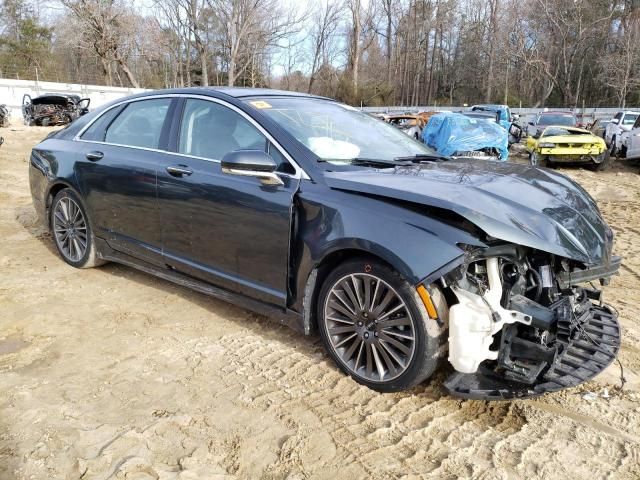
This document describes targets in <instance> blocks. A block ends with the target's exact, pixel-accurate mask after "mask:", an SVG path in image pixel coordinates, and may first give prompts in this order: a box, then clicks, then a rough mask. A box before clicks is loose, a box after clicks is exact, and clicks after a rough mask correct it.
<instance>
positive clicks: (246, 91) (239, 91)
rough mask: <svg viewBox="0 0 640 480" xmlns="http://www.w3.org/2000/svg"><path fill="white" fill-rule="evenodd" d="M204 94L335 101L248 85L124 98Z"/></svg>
mask: <svg viewBox="0 0 640 480" xmlns="http://www.w3.org/2000/svg"><path fill="white" fill-rule="evenodd" d="M176 94H178V95H179V94H183V95H189V94H190V95H205V96H211V97H218V98H220V96H229V97H233V98H237V99H239V100H241V99H244V98H256V97H257V98H264V97H272V98H276V97H280V98H283V97H284V98H286V97H288V98H292V97H299V98H312V99H321V100H328V101H332V102H333V101H335V100H333V99H331V98H327V97H321V96H318V95H310V94H307V93H301V92H292V91H288V90H275V89H271V88H249V87H184V88H170V89H163V90H148V91H146V92H142V93H138V94H135V95H131V96H129V97H126V100H130V99H139V98H144V97H151V96H157V95H176ZM122 100H123V99H119V100H118V101H122Z"/></svg>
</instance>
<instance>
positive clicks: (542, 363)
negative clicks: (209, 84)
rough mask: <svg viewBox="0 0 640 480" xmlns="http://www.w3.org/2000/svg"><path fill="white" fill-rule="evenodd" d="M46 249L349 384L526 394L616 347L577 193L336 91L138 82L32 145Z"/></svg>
mask: <svg viewBox="0 0 640 480" xmlns="http://www.w3.org/2000/svg"><path fill="white" fill-rule="evenodd" d="M30 183H31V192H32V196H33V201H34V205H35V207H36V209H37V211H38V212H39V214H40V216H41V217H42V219H43V220H44V221H45V222H46V223H47V224H48V225H49V227H50V228H51V231H52V234H53V238H54V241H55V245H56V247H57V249H58V251H59V253H60V256H61V257H62V259H63V260H64V261H66V262H67V263H68V264H70V265H72V266H74V267H78V268H86V267H92V266H97V265H100V264H102V263H104V262H108V261H110V262H118V263H122V264H124V265H129V266H131V267H133V268H138V269H140V270H143V271H145V272H148V273H150V274H153V275H156V276H159V277H161V278H164V279H166V280H170V281H173V282H176V283H179V284H181V285H185V286H187V287H189V288H192V289H195V290H198V291H200V292H204V293H206V294H210V295H214V296H216V297H219V298H222V299H225V300H228V301H231V302H234V303H238V304H240V305H242V306H244V307H246V308H249V309H251V310H254V311H257V312H260V313H264V314H266V315H269V316H271V317H273V318H275V319H277V320H279V321H281V322H283V323H286V324H288V325H290V326H292V327H294V328H296V329H298V330H300V331H301V332H303V333H304V334H307V335H309V334H312V333H314V332H319V334H320V336H321V337H322V340H323V342H324V344H325V346H326V349H327V352H328V353H329V355H330V356H331V358H333V360H335V362H336V364H337V365H338V366H339V367H340V368H341V369H342V370H343V371H344V372H346V373H347V374H349V375H351V376H352V377H353V379H355V380H356V381H357V382H360V383H362V384H364V385H367V386H368V387H370V388H373V389H376V390H379V391H395V390H400V389H406V388H409V387H412V386H415V385H417V384H419V383H420V382H423V381H425V380H426V379H427V378H429V377H430V376H431V375H432V374H433V372H434V371H435V370H436V369H437V368H438V367H439V366H440V365H441V364H442V363H444V361H446V360H448V364H449V367H448V369H449V370H450V373H451V374H450V376H449V378H448V379H447V380H446V382H445V387H446V389H447V390H448V391H449V392H450V393H451V394H454V395H458V396H462V397H468V398H486V399H501V398H513V397H524V396H535V395H539V394H542V393H544V392H549V391H554V390H559V389H562V388H565V387H569V386H573V385H576V384H579V383H581V382H583V381H585V380H588V379H590V378H592V377H593V376H595V375H596V374H598V373H599V372H600V371H602V370H603V369H604V368H605V367H606V366H607V365H609V364H610V363H611V362H612V361H613V359H614V358H615V356H616V354H617V352H618V348H619V341H620V331H619V327H618V321H617V318H616V315H615V313H614V311H613V310H612V309H610V308H609V307H608V306H606V305H605V304H602V302H601V296H602V292H601V291H600V289H599V288H597V287H596V286H594V283H593V282H597V281H599V282H600V283H601V284H606V283H607V282H608V281H609V278H610V277H611V276H612V275H614V274H615V273H616V272H617V270H618V268H619V265H620V258H618V257H616V256H613V255H612V245H613V234H612V232H611V229H610V228H609V227H608V226H607V224H606V223H605V222H604V220H603V219H602V216H601V215H600V212H599V210H598V207H597V206H596V204H595V202H594V200H593V199H592V198H591V197H590V196H589V195H588V194H587V193H586V192H585V191H584V190H583V189H582V188H581V187H580V186H578V185H577V184H576V183H574V182H572V181H571V180H569V179H568V178H566V177H565V176H563V175H561V174H559V173H556V172H553V171H550V170H546V169H538V168H531V167H528V166H524V165H515V164H509V163H502V162H491V161H473V162H464V161H451V160H449V159H447V158H444V157H442V156H439V155H438V154H436V153H435V152H433V151H431V150H430V149H429V148H427V147H426V146H424V145H423V144H421V143H419V142H417V141H415V140H414V139H412V138H409V137H408V136H407V135H405V134H403V133H402V132H401V131H398V130H396V129H394V128H393V127H391V126H389V125H387V124H385V123H384V122H382V121H379V120H376V119H374V118H372V117H370V116H368V115H365V114H364V113H361V112H359V111H357V110H356V109H354V108H352V107H349V106H346V105H342V104H340V103H337V102H335V101H332V100H329V99H325V98H319V97H313V96H309V95H301V94H297V93H292V92H282V91H273V90H256V89H238V88H203V89H180V90H166V91H154V92H149V93H145V94H142V95H137V96H133V97H129V98H126V99H121V100H118V101H116V102H113V103H111V104H108V105H106V106H103V107H101V108H99V109H98V110H96V111H94V112H92V113H89V114H87V115H85V116H83V117H81V118H79V119H77V120H76V121H74V122H73V123H72V124H71V125H70V126H68V127H67V128H65V129H63V130H60V131H58V132H56V133H54V134H52V135H50V136H49V137H48V138H47V139H45V140H44V141H43V142H42V143H40V144H39V145H37V146H36V147H35V148H34V149H33V151H32V154H31V162H30Z"/></svg>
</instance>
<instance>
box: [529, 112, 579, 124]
mask: <svg viewBox="0 0 640 480" xmlns="http://www.w3.org/2000/svg"><path fill="white" fill-rule="evenodd" d="M538 125H566V126H567V127H575V126H576V117H574V116H573V115H562V114H558V115H540V116H539V117H538Z"/></svg>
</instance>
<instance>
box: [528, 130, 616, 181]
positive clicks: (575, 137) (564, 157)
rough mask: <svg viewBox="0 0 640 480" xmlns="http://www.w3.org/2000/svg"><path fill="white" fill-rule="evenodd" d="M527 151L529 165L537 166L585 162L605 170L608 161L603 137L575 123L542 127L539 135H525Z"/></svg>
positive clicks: (607, 152)
mask: <svg viewBox="0 0 640 480" xmlns="http://www.w3.org/2000/svg"><path fill="white" fill-rule="evenodd" d="M527 151H528V152H529V161H530V163H531V165H535V166H539V167H546V166H549V165H553V164H555V163H588V164H590V165H592V166H593V167H594V168H595V169H596V170H604V169H605V168H607V167H608V166H609V164H610V161H611V159H610V157H609V151H608V150H607V145H606V144H605V143H604V140H603V139H602V138H600V137H597V136H595V135H594V134H593V133H591V132H590V131H588V130H584V129H582V128H574V127H559V126H551V127H545V129H544V130H542V133H541V134H540V135H539V136H536V137H528V138H527Z"/></svg>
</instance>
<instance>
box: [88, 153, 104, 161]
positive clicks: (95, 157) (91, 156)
mask: <svg viewBox="0 0 640 480" xmlns="http://www.w3.org/2000/svg"><path fill="white" fill-rule="evenodd" d="M86 157H87V159H88V160H91V161H92V162H97V161H98V160H101V159H102V157H104V153H102V152H98V151H93V152H89V153H87V155H86Z"/></svg>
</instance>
